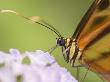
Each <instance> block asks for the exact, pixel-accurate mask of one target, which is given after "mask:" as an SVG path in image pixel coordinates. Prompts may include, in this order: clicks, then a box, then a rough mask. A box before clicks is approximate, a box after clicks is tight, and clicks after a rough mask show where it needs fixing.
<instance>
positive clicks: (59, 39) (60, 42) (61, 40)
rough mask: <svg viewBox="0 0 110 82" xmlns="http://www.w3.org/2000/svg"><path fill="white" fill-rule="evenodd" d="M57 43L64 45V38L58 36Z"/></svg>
mask: <svg viewBox="0 0 110 82" xmlns="http://www.w3.org/2000/svg"><path fill="white" fill-rule="evenodd" d="M57 44H58V45H59V46H64V45H65V39H64V38H63V37H61V38H58V39H57Z"/></svg>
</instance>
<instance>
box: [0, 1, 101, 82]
mask: <svg viewBox="0 0 110 82" xmlns="http://www.w3.org/2000/svg"><path fill="white" fill-rule="evenodd" d="M92 2H93V0H0V9H11V10H15V11H17V12H20V13H21V14H23V15H25V16H28V17H31V16H40V17H41V18H43V19H44V20H45V21H46V22H48V23H49V24H52V25H53V26H54V27H55V28H56V29H58V30H59V31H60V33H61V34H62V35H63V36H64V37H71V35H72V34H73V33H74V31H75V28H76V26H77V24H78V23H79V21H80V19H81V17H82V16H83V15H84V13H85V12H86V11H87V9H88V8H89V6H90V4H91V3H92ZM56 38H57V36H56V35H55V34H54V33H53V32H51V31H50V30H48V29H46V28H43V27H42V26H40V25H38V24H31V23H29V22H28V21H27V20H25V19H23V18H21V17H18V16H16V15H13V14H6V13H5V14H0V50H1V51H5V52H8V51H9V49H10V48H16V49H19V50H20V51H21V52H24V51H27V50H28V51H35V50H38V49H40V50H48V49H50V48H51V47H52V46H54V45H55V44H56ZM52 55H53V56H54V57H55V58H56V60H57V61H58V62H59V64H61V65H62V66H63V67H65V68H67V69H68V70H69V71H70V72H71V74H73V75H74V76H75V74H76V69H73V68H72V67H71V66H70V65H69V64H67V63H66V62H65V61H64V59H63V57H62V56H61V51H60V49H59V48H57V49H56V50H55V51H54V52H53V53H52ZM41 61H42V60H41ZM85 73H86V69H83V68H81V70H80V74H81V76H80V77H79V78H80V79H81V77H82V76H84V74H85ZM93 81H97V82H102V81H101V80H100V78H99V77H97V75H96V74H94V73H92V72H90V71H89V73H88V74H87V76H86V79H85V81H84V82H93Z"/></svg>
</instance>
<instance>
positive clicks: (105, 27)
mask: <svg viewBox="0 0 110 82" xmlns="http://www.w3.org/2000/svg"><path fill="white" fill-rule="evenodd" d="M51 27H52V26H51ZM52 30H53V31H54V32H55V33H56V34H57V35H58V37H59V38H58V39H57V45H58V46H61V48H62V52H63V56H64V59H65V61H66V62H69V63H70V64H71V65H72V66H73V67H74V66H79V65H82V66H84V67H86V68H88V69H90V70H91V71H93V72H95V73H97V74H99V75H100V76H102V78H103V79H104V80H105V81H108V82H110V1H109V0H94V2H93V3H92V5H91V6H90V8H89V9H88V11H87V12H86V14H85V15H84V17H83V18H82V20H81V22H80V23H79V24H78V26H77V28H76V31H75V32H74V34H73V35H72V37H71V38H64V37H62V35H61V34H60V33H59V32H58V31H57V30H56V29H55V28H54V27H53V29H52Z"/></svg>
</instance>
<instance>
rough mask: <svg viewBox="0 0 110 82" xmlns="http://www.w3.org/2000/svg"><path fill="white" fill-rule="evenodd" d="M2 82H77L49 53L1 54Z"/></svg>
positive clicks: (16, 51)
mask: <svg viewBox="0 0 110 82" xmlns="http://www.w3.org/2000/svg"><path fill="white" fill-rule="evenodd" d="M0 82H77V81H76V80H75V79H74V77H72V76H71V74H70V73H69V72H67V70H66V69H65V68H62V67H60V66H59V65H58V64H57V62H56V61H55V60H54V58H53V57H52V56H50V54H49V53H48V52H43V51H41V50H37V51H35V52H28V51H26V52H25V53H20V52H19V51H18V50H16V49H10V51H9V53H5V52H0Z"/></svg>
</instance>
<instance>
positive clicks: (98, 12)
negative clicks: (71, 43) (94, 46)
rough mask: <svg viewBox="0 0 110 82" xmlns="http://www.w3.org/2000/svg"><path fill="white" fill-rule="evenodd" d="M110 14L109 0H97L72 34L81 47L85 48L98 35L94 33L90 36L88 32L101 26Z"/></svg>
mask: <svg viewBox="0 0 110 82" xmlns="http://www.w3.org/2000/svg"><path fill="white" fill-rule="evenodd" d="M109 16H110V13H109V0H95V1H94V2H93V4H92V5H91V7H90V8H89V10H88V11H87V13H86V14H85V16H84V17H83V18H82V20H81V22H80V23H79V25H78V27H77V29H76V31H75V33H74V35H73V36H72V37H75V38H76V40H77V42H78V46H79V47H80V49H84V48H85V47H86V46H87V45H88V44H89V43H90V42H91V41H92V40H93V39H94V38H95V37H96V36H97V35H98V33H96V34H95V33H94V36H92V37H91V35H90V37H88V34H90V33H92V32H93V31H95V30H96V29H97V28H99V26H100V25H101V24H102V23H104V22H106V21H107V20H108V19H109ZM99 33H100V31H99ZM86 36H87V37H88V38H87V37H86Z"/></svg>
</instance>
